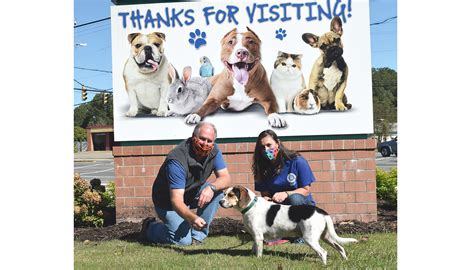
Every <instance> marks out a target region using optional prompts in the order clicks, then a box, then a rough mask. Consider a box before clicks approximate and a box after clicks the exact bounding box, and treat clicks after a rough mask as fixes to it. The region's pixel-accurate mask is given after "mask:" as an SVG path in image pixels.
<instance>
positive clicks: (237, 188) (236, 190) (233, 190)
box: [232, 187, 240, 200]
mask: <svg viewBox="0 0 474 270" xmlns="http://www.w3.org/2000/svg"><path fill="white" fill-rule="evenodd" d="M232 192H234V194H235V196H236V197H237V198H239V200H240V189H239V187H234V188H233V189H232Z"/></svg>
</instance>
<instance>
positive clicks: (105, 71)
mask: <svg viewBox="0 0 474 270" xmlns="http://www.w3.org/2000/svg"><path fill="white" fill-rule="evenodd" d="M74 68H75V69H82V70H89V71H97V72H104V73H112V71H110V70H102V69H93V68H84V67H74Z"/></svg>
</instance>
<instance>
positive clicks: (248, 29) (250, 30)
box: [246, 26, 261, 42]
mask: <svg viewBox="0 0 474 270" xmlns="http://www.w3.org/2000/svg"><path fill="white" fill-rule="evenodd" d="M246 27H247V31H249V32H250V33H252V34H253V35H254V36H255V37H256V38H257V40H258V42H261V41H260V38H259V37H258V35H257V34H256V33H255V32H254V31H253V30H252V29H250V28H249V27H248V26H246Z"/></svg>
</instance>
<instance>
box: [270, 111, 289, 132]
mask: <svg viewBox="0 0 474 270" xmlns="http://www.w3.org/2000/svg"><path fill="white" fill-rule="evenodd" d="M267 119H268V124H270V126H272V127H276V128H284V127H286V121H285V119H284V118H283V117H281V116H279V115H278V114H277V113H271V114H269V115H268V118H267Z"/></svg>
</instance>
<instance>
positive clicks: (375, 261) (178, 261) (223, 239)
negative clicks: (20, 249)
mask: <svg viewBox="0 0 474 270" xmlns="http://www.w3.org/2000/svg"><path fill="white" fill-rule="evenodd" d="M343 237H354V238H356V239H360V237H361V236H360V235H343ZM320 243H321V245H322V247H323V248H324V249H325V250H326V251H328V263H327V266H326V267H327V268H329V269H334V268H336V269H396V268H397V234H396V233H377V234H369V235H368V241H366V242H359V243H356V244H348V245H346V246H345V250H346V253H347V254H348V260H347V261H344V260H343V259H342V258H341V257H340V255H339V253H337V251H335V250H334V249H333V248H331V247H330V246H328V245H327V244H326V243H324V242H323V241H320ZM251 249H252V241H251V239H250V236H249V235H238V236H211V237H208V238H207V239H206V240H205V242H204V243H203V244H202V245H192V246H186V247H180V246H170V245H143V244H140V243H137V242H127V241H120V240H113V241H106V242H89V243H83V242H75V243H74V269H317V268H323V267H324V265H323V263H322V261H321V259H320V258H319V256H318V255H317V254H316V253H315V252H314V251H313V250H312V249H311V248H310V247H309V246H307V245H305V244H303V245H301V244H299V245H298V244H282V245H276V246H270V247H268V246H266V247H264V251H263V257H262V258H257V257H256V256H254V255H252V254H251Z"/></svg>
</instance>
